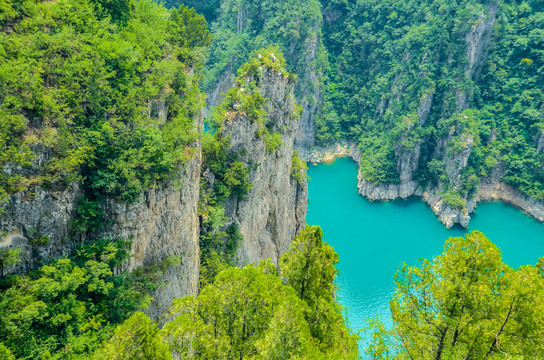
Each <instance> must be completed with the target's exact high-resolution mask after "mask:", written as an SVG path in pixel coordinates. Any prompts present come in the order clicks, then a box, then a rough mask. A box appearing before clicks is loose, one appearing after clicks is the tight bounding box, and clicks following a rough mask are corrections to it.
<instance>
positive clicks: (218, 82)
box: [206, 0, 325, 147]
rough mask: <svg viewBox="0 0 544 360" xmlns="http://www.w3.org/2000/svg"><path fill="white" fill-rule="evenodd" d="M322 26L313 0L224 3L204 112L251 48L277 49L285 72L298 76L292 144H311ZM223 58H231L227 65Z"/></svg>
mask: <svg viewBox="0 0 544 360" xmlns="http://www.w3.org/2000/svg"><path fill="white" fill-rule="evenodd" d="M321 23H322V15H321V11H320V4H319V2H318V1H316V0H310V1H308V2H304V3H299V2H295V1H289V2H272V1H268V0H260V1H247V0H243V1H232V0H225V1H223V2H222V8H221V12H220V16H219V17H218V19H217V20H216V21H215V22H214V23H213V24H212V29H213V32H215V33H217V35H218V36H217V38H216V39H215V40H214V41H215V43H214V45H213V46H212V56H211V61H210V64H208V68H209V69H208V73H209V74H210V75H211V77H212V78H213V83H212V84H208V88H207V89H206V93H207V106H208V112H209V110H210V109H211V108H212V107H215V106H218V105H219V104H221V101H222V98H223V97H222V94H224V93H226V91H227V90H228V89H230V88H231V87H232V86H234V81H235V78H236V69H237V68H238V66H239V65H241V63H242V62H243V61H245V60H246V58H247V57H248V56H249V54H250V52H251V51H252V50H255V49H257V48H261V47H263V46H267V45H275V46H276V45H277V46H279V47H280V49H281V51H282V52H283V54H284V56H285V58H286V59H287V63H288V69H289V70H290V71H293V72H295V73H296V75H297V76H298V78H299V81H298V82H297V83H296V84H295V88H294V93H295V98H296V100H297V102H298V104H300V105H301V106H302V107H303V112H302V116H301V119H300V121H299V124H298V126H297V129H296V136H295V143H296V146H297V147H312V146H314V143H315V117H316V116H318V113H319V111H320V105H321V103H322V78H323V71H324V67H325V64H324V63H323V58H324V56H323V55H324V54H323V53H321V52H323V51H324V50H323V48H322V34H321ZM227 34H228V35H227ZM233 39H234V40H233ZM236 41H238V42H236ZM240 49H244V50H240ZM241 51H245V53H241ZM216 53H217V54H216ZM226 54H231V56H230V57H229V58H228V59H227V61H225V59H224V58H225V57H226V56H227V55H226ZM219 59H220V60H219Z"/></svg>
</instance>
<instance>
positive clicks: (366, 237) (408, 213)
mask: <svg viewBox="0 0 544 360" xmlns="http://www.w3.org/2000/svg"><path fill="white" fill-rule="evenodd" d="M308 176H309V177H310V178H311V181H309V182H308V191H309V200H310V204H309V205H308V217H307V222H308V224H309V225H320V226H321V228H322V229H323V234H324V240H325V241H326V242H327V243H329V244H330V245H332V246H333V247H334V248H335V250H336V252H337V253H338V254H339V255H340V262H339V263H338V265H337V266H338V269H339V270H340V274H339V276H338V279H337V282H336V283H337V285H338V286H339V288H340V291H339V293H338V297H339V299H340V302H341V304H342V305H343V306H344V307H345V308H346V309H347V316H348V320H349V323H350V326H351V327H352V328H353V329H360V328H362V327H364V326H365V321H366V320H367V319H368V318H370V317H373V316H375V315H380V316H381V317H382V319H383V320H385V322H386V323H389V324H390V323H391V318H390V311H389V299H390V297H391V294H392V292H393V290H394V282H393V275H394V274H395V272H396V271H397V270H398V268H399V266H400V265H401V264H402V263H403V262H406V263H407V264H410V265H416V264H417V260H418V259H421V258H429V259H430V258H432V257H433V256H436V255H439V254H440V253H441V252H442V246H443V243H444V240H446V239H447V238H449V237H451V236H462V235H464V234H465V233H466V232H467V231H471V230H480V231H482V232H483V233H484V234H485V235H486V236H487V237H488V238H489V239H490V240H491V241H493V242H494V243H495V244H496V245H497V246H498V247H499V248H500V249H501V251H502V254H503V261H504V262H505V263H507V264H508V265H510V266H512V267H518V266H520V265H525V264H536V262H537V260H538V258H539V257H542V256H544V225H543V224H541V223H539V222H538V221H536V220H534V219H533V218H531V217H529V216H528V215H526V214H525V213H523V212H521V211H519V210H518V209H516V208H514V207H512V206H510V205H508V204H504V203H501V202H488V203H480V204H479V205H478V208H477V210H476V212H475V213H474V214H472V215H471V217H472V219H471V221H470V224H469V228H468V229H463V228H460V227H458V228H453V229H450V230H448V229H446V227H445V226H444V225H443V224H442V223H441V222H440V221H439V220H438V219H437V217H436V216H435V215H434V213H433V212H432V210H431V209H430V207H429V206H428V205H427V204H425V203H424V202H423V201H421V200H420V199H419V198H410V199H408V200H398V201H389V202H370V201H368V200H366V199H365V198H363V197H362V196H360V195H359V193H358V191H357V165H356V163H355V162H353V161H352V160H351V159H348V158H341V159H337V160H336V161H335V162H333V163H330V164H318V165H316V166H313V165H310V164H309V169H308ZM364 345H365V339H362V340H361V342H360V344H359V349H360V351H362V347H364Z"/></svg>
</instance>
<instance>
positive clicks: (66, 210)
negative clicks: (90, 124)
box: [0, 144, 201, 318]
mask: <svg viewBox="0 0 544 360" xmlns="http://www.w3.org/2000/svg"><path fill="white" fill-rule="evenodd" d="M200 167H201V152H200V147H199V145H198V144H197V145H196V149H195V153H194V156H193V157H192V159H191V160H190V161H188V163H186V164H185V166H184V169H183V170H180V172H179V176H178V177H177V179H176V181H174V182H173V183H171V184H169V185H162V186H157V187H156V188H155V189H151V190H149V191H146V192H144V193H143V194H142V197H141V198H142V200H141V201H140V202H137V203H133V204H126V203H120V202H118V201H114V200H107V201H106V202H105V203H104V204H102V205H103V207H104V209H105V217H106V221H105V225H104V227H103V229H101V230H100V231H98V232H96V233H93V234H86V235H80V236H71V235H70V233H69V223H70V221H72V220H73V219H74V218H75V216H76V209H77V204H78V199H79V197H80V196H82V191H81V189H80V187H79V186H78V184H77V183H72V184H71V185H70V186H68V187H67V188H65V189H61V190H56V189H45V188H43V187H37V188H34V189H31V190H27V191H24V192H20V193H18V194H14V195H12V196H11V197H10V198H9V201H8V203H6V204H5V205H3V206H2V210H3V211H4V214H3V215H2V216H1V218H0V228H1V230H2V233H0V250H2V249H13V248H19V249H22V250H23V253H22V256H21V259H22V262H21V263H19V264H17V265H16V266H13V267H11V268H8V269H4V272H5V274H12V273H21V272H25V271H28V270H31V269H35V268H36V267H38V266H40V265H41V264H43V263H45V262H48V261H51V260H53V259H55V258H58V257H61V256H65V255H69V254H70V252H71V251H72V249H73V247H74V246H75V245H76V244H77V243H79V242H80V241H82V240H84V239H85V238H87V239H90V240H93V239H99V238H106V237H107V238H112V239H117V238H123V239H125V240H131V241H132V249H131V252H132V255H133V257H131V258H130V259H129V260H128V263H127V264H125V267H126V269H127V270H135V269H136V268H138V267H140V266H145V265H148V264H151V263H156V262H160V261H162V260H164V259H166V258H168V257H170V256H181V264H180V265H177V266H174V267H171V268H169V269H168V271H167V273H166V274H165V275H164V277H163V280H164V284H163V285H162V287H160V288H159V289H158V290H157V291H156V292H155V293H154V294H153V295H154V298H155V300H154V301H153V303H152V304H151V305H150V307H149V309H148V310H147V311H148V313H149V314H150V315H151V316H153V317H154V318H158V317H159V315H160V314H162V313H163V312H164V311H165V310H166V309H167V308H168V306H170V304H171V302H172V300H173V299H174V298H176V297H183V296H185V295H188V294H196V291H197V283H198V276H199V265H200V260H199V256H200V255H199V247H198V228H199V226H198V216H197V205H198V196H199V177H200ZM43 239H47V240H46V241H45V243H43V244H39V243H37V240H43Z"/></svg>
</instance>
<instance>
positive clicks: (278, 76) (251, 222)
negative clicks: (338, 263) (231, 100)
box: [222, 67, 308, 265]
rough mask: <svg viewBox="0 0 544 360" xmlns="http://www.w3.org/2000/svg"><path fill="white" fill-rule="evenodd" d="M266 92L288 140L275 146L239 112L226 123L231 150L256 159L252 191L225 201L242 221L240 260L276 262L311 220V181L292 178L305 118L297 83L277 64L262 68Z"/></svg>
mask: <svg viewBox="0 0 544 360" xmlns="http://www.w3.org/2000/svg"><path fill="white" fill-rule="evenodd" d="M262 72H263V75H262V79H261V80H260V83H261V89H260V91H261V94H262V95H263V97H265V98H266V99H267V105H266V110H267V113H268V116H269V119H268V120H267V127H268V128H269V131H271V132H279V133H280V134H281V139H282V143H283V144H282V145H281V146H279V148H277V149H276V150H274V151H272V152H270V151H267V149H266V144H265V142H264V138H263V137H260V136H258V134H257V131H258V128H259V125H258V123H257V121H253V122H252V121H250V120H249V119H248V117H247V116H246V115H245V114H243V113H239V114H237V115H236V116H234V117H233V118H232V119H231V120H227V121H226V122H225V123H224V124H223V133H222V135H223V136H230V137H231V151H241V152H242V153H244V154H245V155H242V157H241V159H240V161H243V162H245V163H246V164H254V165H255V166H254V169H253V170H252V171H251V172H250V175H249V181H250V182H251V183H252V184H253V187H252V189H251V190H250V192H249V194H247V195H246V197H245V198H244V200H242V201H239V200H237V198H236V197H234V196H231V197H230V198H229V199H227V202H226V204H225V215H226V216H227V218H228V223H230V224H232V223H236V224H238V225H239V229H240V233H241V234H242V235H243V238H244V240H243V242H242V243H241V244H240V245H239V248H238V254H237V255H238V262H239V265H246V264H249V263H253V262H257V261H259V260H262V259H266V258H270V259H271V260H272V261H273V262H274V263H277V262H278V259H279V257H280V256H281V255H282V254H283V253H284V252H285V251H287V249H288V248H289V245H290V243H291V241H292V240H293V238H294V237H295V235H296V233H298V231H299V230H300V229H301V228H302V227H304V226H305V225H306V210H307V201H308V195H307V184H306V180H305V179H304V181H302V182H301V183H299V182H297V181H296V180H294V179H292V178H291V163H292V157H293V144H294V141H295V134H296V130H297V128H298V126H299V119H297V118H296V117H294V116H293V114H294V97H293V84H292V83H291V82H290V81H289V80H288V79H287V78H285V76H284V75H283V74H282V73H281V72H278V71H276V70H274V69H272V68H267V67H263V68H262Z"/></svg>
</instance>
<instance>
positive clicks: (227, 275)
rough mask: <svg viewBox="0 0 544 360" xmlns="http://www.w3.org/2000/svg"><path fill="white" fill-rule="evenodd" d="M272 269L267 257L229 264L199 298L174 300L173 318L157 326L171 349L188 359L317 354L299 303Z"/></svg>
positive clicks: (284, 356) (303, 305)
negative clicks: (256, 264)
mask: <svg viewBox="0 0 544 360" xmlns="http://www.w3.org/2000/svg"><path fill="white" fill-rule="evenodd" d="M270 272H272V273H270ZM276 272H277V270H276V268H275V266H274V265H272V264H271V263H270V262H269V261H268V262H267V263H264V264H262V265H260V266H259V267H257V268H256V267H253V266H247V267H245V268H244V269H238V268H229V269H227V270H224V271H222V272H221V273H220V274H219V275H217V277H216V278H215V281H214V282H213V284H210V285H208V286H206V287H205V288H204V289H203V290H202V291H201V293H200V294H199V295H198V297H196V298H194V297H187V298H184V299H179V300H175V301H174V305H173V307H172V314H173V315H174V316H175V319H174V320H173V321H171V322H168V323H167V324H166V325H165V327H164V329H163V330H162V332H163V336H164V337H165V339H167V341H168V344H169V345H170V349H171V350H172V351H173V352H174V354H176V355H177V356H179V357H181V358H189V359H190V358H196V359H245V358H249V357H252V356H256V357H257V358H259V359H260V358H264V359H287V358H291V357H296V356H304V355H305V354H308V353H315V352H317V350H316V349H313V348H312V343H311V341H310V331H309V328H308V324H307V322H306V321H305V319H304V316H303V312H304V309H305V304H304V302H303V301H302V300H301V299H299V298H298V297H297V296H296V294H295V291H294V290H293V289H292V288H290V287H286V286H284V285H282V282H281V280H280V278H279V277H278V276H277V275H276ZM284 340H285V341H284Z"/></svg>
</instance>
